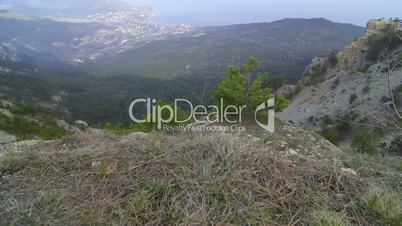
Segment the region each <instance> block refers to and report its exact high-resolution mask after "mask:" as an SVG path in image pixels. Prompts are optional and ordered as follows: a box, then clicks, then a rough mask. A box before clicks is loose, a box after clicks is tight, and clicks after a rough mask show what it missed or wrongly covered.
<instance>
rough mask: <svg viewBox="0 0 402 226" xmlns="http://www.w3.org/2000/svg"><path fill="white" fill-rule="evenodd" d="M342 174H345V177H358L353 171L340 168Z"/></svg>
mask: <svg viewBox="0 0 402 226" xmlns="http://www.w3.org/2000/svg"><path fill="white" fill-rule="evenodd" d="M341 171H342V173H344V174H347V175H352V176H358V174H357V173H356V171H354V170H353V169H350V168H344V167H342V168H341Z"/></svg>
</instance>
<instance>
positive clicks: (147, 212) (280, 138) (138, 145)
mask: <svg viewBox="0 0 402 226" xmlns="http://www.w3.org/2000/svg"><path fill="white" fill-rule="evenodd" d="M277 125H278V131H277V133H275V134H273V135H269V134H265V135H264V134H263V133H260V137H253V136H250V135H247V134H220V133H217V134H213V133H212V134H204V135H200V134H182V135H174V136H169V135H164V134H160V133H155V132H154V133H151V134H143V133H133V134H128V135H124V136H116V135H112V134H109V133H106V132H104V131H99V130H92V129H89V130H88V131H87V132H84V133H78V134H76V135H73V136H70V137H68V138H65V139H61V140H57V141H51V142H43V141H35V142H29V143H28V142H21V143H14V144H8V145H3V146H0V148H1V149H0V150H1V151H0V155H1V157H0V176H1V177H0V184H1V186H0V206H1V208H0V216H1V217H0V219H1V220H0V221H1V222H2V223H4V224H27V223H32V224H37V223H41V224H42V223H45V224H51V225H54V224H75V225H76V224H119V225H127V224H129V225H177V224H183V225H186V224H190V223H198V224H233V225H244V224H251V223H252V224H264V225H288V224H297V225H317V226H318V225H323V223H327V224H328V225H333V223H337V225H351V224H354V225H361V224H366V223H367V224H370V225H395V226H398V225H400V224H399V223H400V222H401V221H400V220H401V219H402V218H401V217H402V207H401V206H400V204H401V202H400V200H401V199H400V198H399V197H398V195H397V193H395V192H401V190H400V188H401V186H400V184H398V183H399V182H400V181H401V179H402V176H401V175H402V174H401V170H402V169H401V168H400V164H401V160H398V159H391V158H389V157H381V158H377V157H376V158H375V159H374V158H371V157H368V156H365V155H361V154H356V153H343V152H342V151H341V150H339V149H338V148H336V147H335V146H334V145H332V144H331V143H329V142H328V141H326V140H324V139H322V138H321V137H320V136H319V135H317V134H316V133H314V132H310V131H307V130H303V129H298V128H295V127H293V126H290V125H288V124H277ZM361 158H364V159H361ZM385 162H386V164H385ZM391 163H392V164H391ZM398 167H399V168H398ZM398 181H399V182H398ZM384 186H387V188H384ZM384 189H385V190H384ZM387 189H394V191H395V192H389V190H387ZM398 189H399V190H398ZM398 222H399V223H398Z"/></svg>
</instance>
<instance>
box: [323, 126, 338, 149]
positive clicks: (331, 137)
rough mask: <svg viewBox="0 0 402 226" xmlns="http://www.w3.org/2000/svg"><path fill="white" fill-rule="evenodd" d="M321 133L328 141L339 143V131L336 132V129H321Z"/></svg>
mask: <svg viewBox="0 0 402 226" xmlns="http://www.w3.org/2000/svg"><path fill="white" fill-rule="evenodd" d="M321 135H322V136H323V137H324V138H325V139H327V140H328V141H330V142H331V143H333V144H335V145H338V144H339V141H340V136H339V132H338V131H337V130H336V129H334V128H331V129H326V130H323V131H322V132H321Z"/></svg>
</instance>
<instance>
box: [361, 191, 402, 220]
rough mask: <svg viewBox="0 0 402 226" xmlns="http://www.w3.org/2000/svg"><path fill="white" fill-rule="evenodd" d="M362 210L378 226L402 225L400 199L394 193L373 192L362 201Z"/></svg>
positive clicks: (401, 203)
mask: <svg viewBox="0 0 402 226" xmlns="http://www.w3.org/2000/svg"><path fill="white" fill-rule="evenodd" d="M363 208H364V209H365V210H366V211H367V212H368V213H369V214H370V215H371V216H372V217H373V218H374V219H375V220H376V221H377V222H378V223H379V225H389V226H401V225H402V199H401V197H400V195H399V194H397V193H395V192H384V191H381V192H380V191H373V192H371V194H370V195H369V196H368V197H366V198H365V199H364V201H363Z"/></svg>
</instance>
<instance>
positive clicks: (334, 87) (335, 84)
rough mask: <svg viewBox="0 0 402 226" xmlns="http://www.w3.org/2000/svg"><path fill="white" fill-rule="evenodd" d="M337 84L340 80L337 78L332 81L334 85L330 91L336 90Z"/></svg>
mask: <svg viewBox="0 0 402 226" xmlns="http://www.w3.org/2000/svg"><path fill="white" fill-rule="evenodd" d="M339 83H340V80H339V78H337V79H336V80H335V81H334V84H332V89H336V88H337V87H338V86H339Z"/></svg>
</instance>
